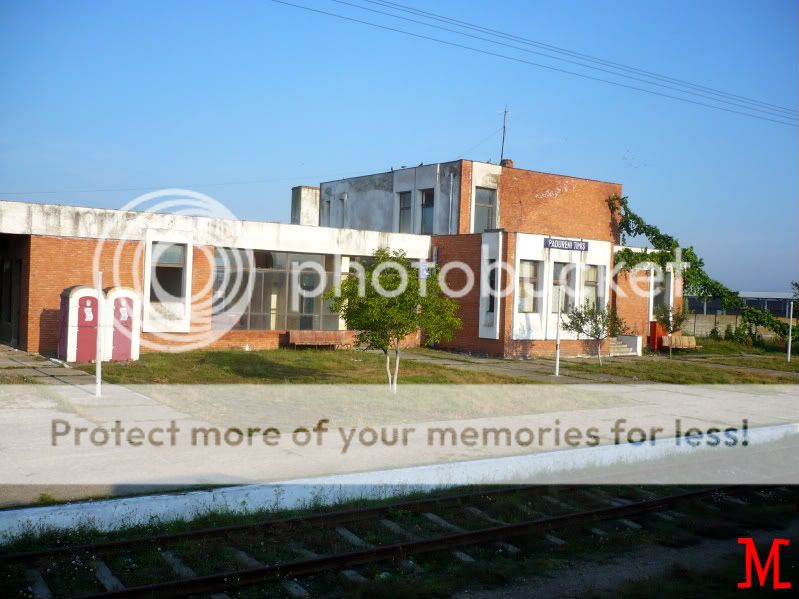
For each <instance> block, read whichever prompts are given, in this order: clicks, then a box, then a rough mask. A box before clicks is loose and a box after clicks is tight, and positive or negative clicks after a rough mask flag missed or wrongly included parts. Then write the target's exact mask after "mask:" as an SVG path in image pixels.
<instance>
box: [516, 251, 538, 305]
mask: <svg viewBox="0 0 799 599" xmlns="http://www.w3.org/2000/svg"><path fill="white" fill-rule="evenodd" d="M525 264H529V265H531V270H530V273H531V274H529V275H525V274H523V273H524V268H523V265H525ZM542 265H543V261H542V260H528V259H520V260H519V270H518V273H517V277H516V280H517V286H518V287H517V295H518V296H517V299H516V311H517V312H518V313H519V314H539V313H540V312H541V301H540V299H541V298H540V297H539V296H540V291H539V289H540V288H539V285H540V283H541V270H542ZM530 286H532V294H531V295H530V296H527V295H526V293H527V292H526V291H525V290H526V289H529V288H530ZM530 300H531V306H530V309H529V310H528V309H525V308H524V307H523V304H522V302H526V301H530Z"/></svg>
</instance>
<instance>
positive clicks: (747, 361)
mask: <svg viewBox="0 0 799 599" xmlns="http://www.w3.org/2000/svg"><path fill="white" fill-rule="evenodd" d="M697 342H698V343H699V344H700V345H701V346H702V349H700V350H697V351H692V350H675V352H674V357H675V358H680V359H690V360H692V361H694V362H696V363H706V364H721V365H725V366H740V367H743V368H761V369H768V370H781V371H784V372H799V358H797V356H792V359H791V361H790V362H788V360H787V356H786V354H785V350H784V349H783V348H781V347H778V346H776V345H772V346H766V347H747V346H745V345H742V344H740V343H735V342H734V341H723V340H715V339H699V340H698V341H697Z"/></svg>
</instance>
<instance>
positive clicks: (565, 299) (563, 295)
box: [550, 262, 574, 314]
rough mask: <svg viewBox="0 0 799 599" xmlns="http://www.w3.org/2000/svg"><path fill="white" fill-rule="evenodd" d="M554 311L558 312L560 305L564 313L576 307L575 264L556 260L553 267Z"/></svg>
mask: <svg viewBox="0 0 799 599" xmlns="http://www.w3.org/2000/svg"><path fill="white" fill-rule="evenodd" d="M550 304H551V305H552V313H553V314H557V312H558V305H560V311H561V312H562V313H566V312H571V311H572V308H574V264H571V263H569V262H555V263H554V264H553V269H552V301H551V302H550Z"/></svg>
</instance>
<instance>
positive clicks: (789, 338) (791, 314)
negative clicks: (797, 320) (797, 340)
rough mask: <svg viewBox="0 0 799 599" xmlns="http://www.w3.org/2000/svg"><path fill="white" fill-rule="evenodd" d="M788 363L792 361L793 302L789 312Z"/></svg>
mask: <svg viewBox="0 0 799 599" xmlns="http://www.w3.org/2000/svg"><path fill="white" fill-rule="evenodd" d="M788 314H789V316H788V361H789V362H790V361H791V337H792V336H793V300H792V301H791V307H790V308H789V310H788Z"/></svg>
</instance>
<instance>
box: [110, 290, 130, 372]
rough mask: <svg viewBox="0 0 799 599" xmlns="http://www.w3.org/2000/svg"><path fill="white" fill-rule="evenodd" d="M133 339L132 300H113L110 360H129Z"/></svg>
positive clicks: (126, 298) (127, 298) (120, 298)
mask: <svg viewBox="0 0 799 599" xmlns="http://www.w3.org/2000/svg"><path fill="white" fill-rule="evenodd" d="M132 339H133V300H132V299H130V298H129V297H118V298H116V299H115V300H114V341H113V346H112V348H111V359H112V360H119V361H122V362H127V361H128V360H130V354H131V344H132Z"/></svg>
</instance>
